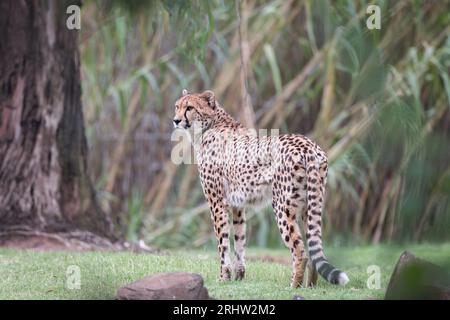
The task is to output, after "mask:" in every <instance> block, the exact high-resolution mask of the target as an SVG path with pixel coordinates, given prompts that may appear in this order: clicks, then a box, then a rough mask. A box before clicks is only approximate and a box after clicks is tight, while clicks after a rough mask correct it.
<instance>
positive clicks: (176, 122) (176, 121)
mask: <svg viewBox="0 0 450 320" xmlns="http://www.w3.org/2000/svg"><path fill="white" fill-rule="evenodd" d="M180 122H181V120H178V119H174V120H173V124H174V125H175V127H176V126H177V125H178V124H179V123H180Z"/></svg>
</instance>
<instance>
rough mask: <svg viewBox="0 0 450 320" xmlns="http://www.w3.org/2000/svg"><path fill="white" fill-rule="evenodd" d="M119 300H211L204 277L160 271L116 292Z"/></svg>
mask: <svg viewBox="0 0 450 320" xmlns="http://www.w3.org/2000/svg"><path fill="white" fill-rule="evenodd" d="M116 299H117V300H209V299H211V298H210V297H209V295H208V290H207V289H206V288H205V287H204V286H203V278H202V277H201V276H200V275H198V274H194V273H187V272H173V273H159V274H155V275H152V276H148V277H145V278H143V279H140V280H138V281H136V282H133V283H130V284H127V285H125V286H123V287H121V288H119V290H117V294H116Z"/></svg>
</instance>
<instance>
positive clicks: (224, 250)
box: [209, 200, 231, 281]
mask: <svg viewBox="0 0 450 320" xmlns="http://www.w3.org/2000/svg"><path fill="white" fill-rule="evenodd" d="M209 204H210V210H211V219H212V220H213V223H214V232H215V235H216V239H217V249H218V252H219V257H220V276H219V279H220V280H221V281H228V280H231V260H230V239H229V236H230V225H229V217H228V210H227V209H228V208H227V207H226V206H225V205H224V204H223V201H221V200H210V201H209Z"/></svg>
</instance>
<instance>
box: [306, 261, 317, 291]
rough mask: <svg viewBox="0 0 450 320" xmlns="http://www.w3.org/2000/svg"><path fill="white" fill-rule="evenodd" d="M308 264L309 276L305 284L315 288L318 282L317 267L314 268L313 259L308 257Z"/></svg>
mask: <svg viewBox="0 0 450 320" xmlns="http://www.w3.org/2000/svg"><path fill="white" fill-rule="evenodd" d="M305 260H306V261H307V264H308V278H307V279H306V282H305V286H306V287H310V288H313V287H315V286H316V284H317V278H318V273H317V270H316V268H314V266H313V264H312V261H311V260H309V259H308V258H306V259H305Z"/></svg>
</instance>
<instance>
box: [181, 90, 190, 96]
mask: <svg viewBox="0 0 450 320" xmlns="http://www.w3.org/2000/svg"><path fill="white" fill-rule="evenodd" d="M181 94H182V95H183V97H184V96H187V95H188V94H189V92H188V91H187V90H186V89H183V91H182V93H181Z"/></svg>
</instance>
